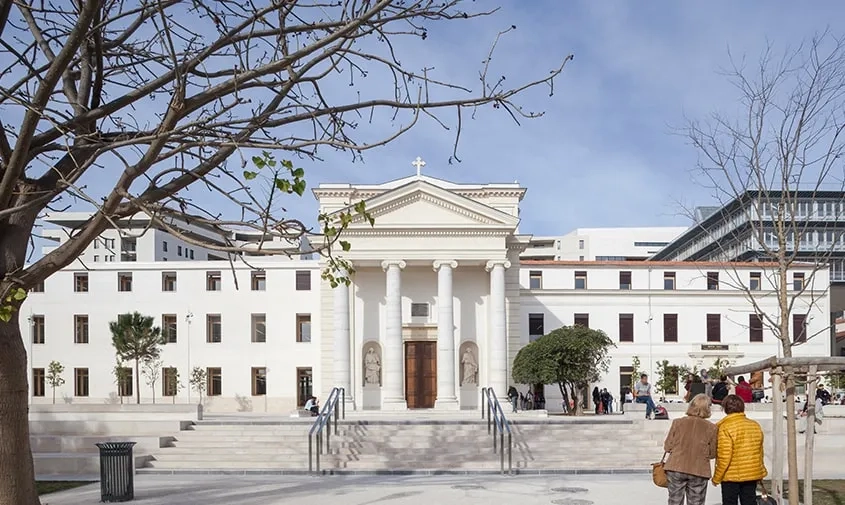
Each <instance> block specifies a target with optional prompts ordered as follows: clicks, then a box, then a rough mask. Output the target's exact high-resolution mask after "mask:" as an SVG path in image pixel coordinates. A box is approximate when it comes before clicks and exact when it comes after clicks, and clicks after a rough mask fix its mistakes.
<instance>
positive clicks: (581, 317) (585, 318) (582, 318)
mask: <svg viewBox="0 0 845 505" xmlns="http://www.w3.org/2000/svg"><path fill="white" fill-rule="evenodd" d="M575 326H583V327H584V328H589V327H590V315H589V314H575Z"/></svg>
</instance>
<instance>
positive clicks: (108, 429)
mask: <svg viewBox="0 0 845 505" xmlns="http://www.w3.org/2000/svg"><path fill="white" fill-rule="evenodd" d="M193 424H194V422H193V421H178V420H171V421H161V420H148V421H137V420H125V421H94V420H91V421H70V420H61V421H59V420H51V421H30V422H29V431H30V433H31V434H32V435H115V436H122V437H126V436H144V435H158V436H161V435H162V434H163V433H177V432H179V431H182V430H185V429H188V427H190V426H192V425H193Z"/></svg>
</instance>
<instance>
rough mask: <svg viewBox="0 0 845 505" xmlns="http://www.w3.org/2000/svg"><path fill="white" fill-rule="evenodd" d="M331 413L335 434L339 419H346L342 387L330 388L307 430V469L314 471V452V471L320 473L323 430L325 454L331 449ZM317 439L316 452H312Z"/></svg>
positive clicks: (344, 393) (344, 394) (344, 396)
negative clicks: (327, 395) (315, 463)
mask: <svg viewBox="0 0 845 505" xmlns="http://www.w3.org/2000/svg"><path fill="white" fill-rule="evenodd" d="M338 401H340V410H338V409H337V403H338ZM332 415H334V434H335V435H337V425H338V420H339V419H346V390H345V389H344V388H332V390H331V392H330V393H329V397H328V398H327V399H326V403H324V404H323V409H322V410H321V411H320V413H319V414H318V415H317V419H315V420H314V424H312V425H311V429H310V430H309V431H308V471H309V472H314V471H315V470H314V460H315V458H314V456H315V454H316V462H317V465H316V466H317V469H316V473H320V454H321V453H322V452H323V431H324V428H326V429H325V432H326V454H328V453H329V450H330V449H331V439H332ZM315 439H316V441H317V452H316V453H315V452H314V440H315Z"/></svg>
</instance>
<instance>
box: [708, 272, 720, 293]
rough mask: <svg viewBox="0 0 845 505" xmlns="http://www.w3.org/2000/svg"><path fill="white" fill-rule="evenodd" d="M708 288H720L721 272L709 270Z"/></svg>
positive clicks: (713, 289) (712, 289) (710, 289)
mask: <svg viewBox="0 0 845 505" xmlns="http://www.w3.org/2000/svg"><path fill="white" fill-rule="evenodd" d="M707 289H708V291H716V290H718V289H719V272H707Z"/></svg>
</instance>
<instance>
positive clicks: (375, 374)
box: [364, 347, 381, 386]
mask: <svg viewBox="0 0 845 505" xmlns="http://www.w3.org/2000/svg"><path fill="white" fill-rule="evenodd" d="M380 384H381V360H380V359H379V356H378V353H377V352H376V349H375V348H374V347H370V349H369V350H368V351H367V354H366V355H365V356H364V385H365V386H378V385H380Z"/></svg>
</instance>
